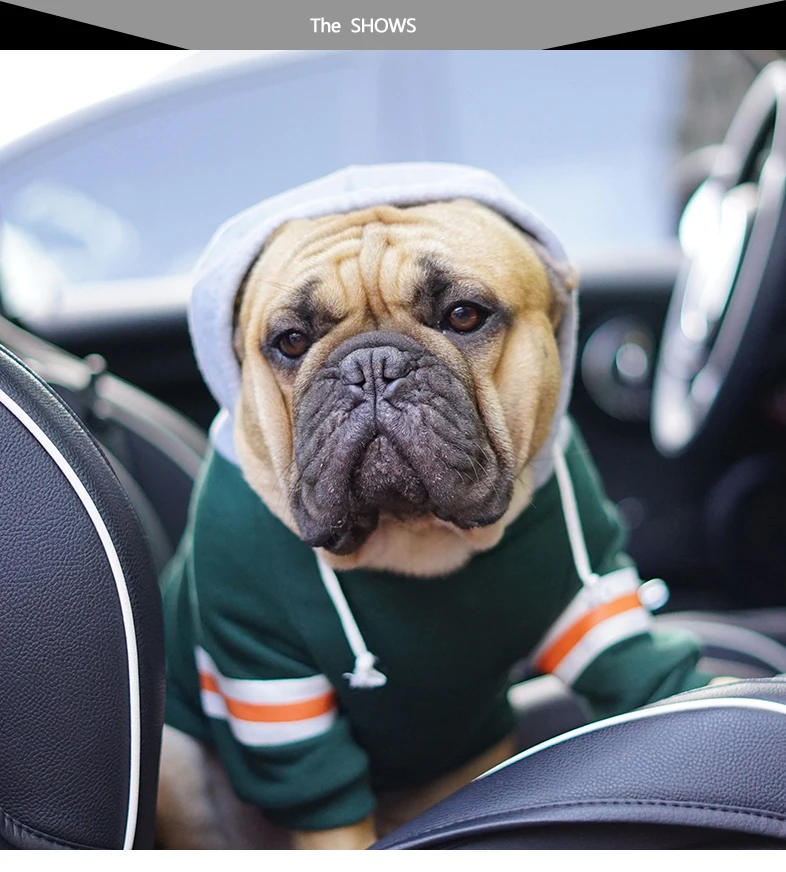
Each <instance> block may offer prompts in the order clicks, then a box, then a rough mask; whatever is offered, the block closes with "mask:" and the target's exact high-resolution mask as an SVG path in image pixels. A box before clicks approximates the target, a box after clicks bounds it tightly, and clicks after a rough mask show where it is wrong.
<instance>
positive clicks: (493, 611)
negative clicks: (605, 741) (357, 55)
mask: <svg viewBox="0 0 786 872" xmlns="http://www.w3.org/2000/svg"><path fill="white" fill-rule="evenodd" d="M304 204H305V205H304ZM212 251H213V254H212V255H210V254H208V255H207V256H206V258H205V259H204V260H203V263H202V265H201V276H202V279H201V281H202V285H201V288H202V290H201V294H202V296H201V297H199V291H200V285H199V281H200V280H198V282H197V290H195V296H196V303H193V304H192V314H191V326H192V333H193V335H194V341H195V349H196V352H197V357H198V359H199V362H200V365H201V367H202V370H203V372H204V373H205V375H206V378H207V381H208V384H209V385H210V386H211V388H212V389H213V391H214V393H215V394H216V396H217V398H218V399H219V402H221V404H222V406H223V409H224V411H223V413H222V415H220V416H219V418H218V419H217V421H216V424H215V425H214V428H213V430H212V431H211V438H212V440H213V442H214V444H215V446H216V450H215V452H214V453H213V454H212V456H211V458H210V459H209V461H208V464H207V467H206V470H205V472H204V474H203V477H202V478H201V480H200V482H199V484H198V486H197V489H196V494H195V497H194V503H193V508H192V514H191V520H190V524H189V528H188V530H187V531H186V534H185V536H184V539H183V542H182V543H181V547H180V549H179V551H178V554H177V556H176V558H175V559H174V560H173V562H172V564H171V566H170V568H169V571H168V575H167V578H166V579H165V581H164V587H163V590H164V606H165V615H166V621H167V646H168V647H167V651H168V682H169V684H168V701H167V725H168V726H167V728H166V732H165V737H164V752H163V755H162V767H161V777H160V785H161V787H160V794H159V814H158V820H159V830H158V832H159V840H160V842H161V844H162V845H164V846H169V847H252V846H253V847H296V848H365V847H367V846H369V845H370V844H372V843H373V842H374V841H375V840H376V839H377V838H378V837H379V836H380V835H382V834H384V833H385V832H388V831H390V829H392V828H394V827H396V826H398V825H400V824H401V823H403V822H404V821H405V820H407V819H409V818H411V817H412V816H414V815H416V814H417V813H419V812H420V811H422V810H423V809H425V808H427V807H428V806H430V805H432V804H433V803H435V802H437V801H439V800H440V799H441V798H443V797H444V796H446V795H448V794H449V793H452V792H453V791H455V790H457V789H458V788H460V787H461V786H462V785H463V784H465V783H467V782H468V781H469V780H471V779H472V778H474V777H476V776H477V775H479V774H481V773H482V772H484V771H486V770H487V769H489V768H490V767H491V766H493V765H496V764H497V763H499V762H501V761H502V760H505V759H507V758H508V757H510V756H511V754H513V753H514V752H515V750H516V749H515V746H514V744H513V740H512V738H511V737H512V732H513V720H512V713H511V711H510V707H509V705H508V704H507V698H506V690H507V676H508V673H509V670H510V668H511V667H512V666H513V665H514V664H515V663H516V662H517V661H518V660H520V659H522V658H524V657H527V656H529V657H530V658H531V659H532V660H533V662H534V663H535V664H536V666H537V667H538V668H539V669H540V670H541V671H544V672H553V673H554V674H556V675H558V676H560V677H561V678H563V680H565V681H567V682H568V683H569V684H571V685H573V687H574V689H576V691H577V692H579V693H582V694H584V695H585V696H587V697H588V698H589V700H590V701H591V702H593V703H594V704H595V710H596V712H597V713H598V714H600V715H603V714H611V713H613V712H615V711H621V710H625V709H627V708H632V707H635V706H637V705H641V704H644V703H646V702H650V701H654V699H657V698H661V697H663V696H668V695H670V694H671V693H675V692H678V691H681V690H687V689H689V688H692V687H697V686H701V685H702V684H706V683H707V681H708V680H709V677H708V676H706V675H703V674H702V673H699V672H698V671H697V669H696V663H697V660H698V656H699V652H698V647H697V646H696V644H695V642H694V641H693V640H692V639H690V638H689V637H687V636H681V635H670V636H663V635H662V634H658V633H655V632H654V631H653V630H652V627H651V625H650V620H649V618H650V616H649V613H648V612H647V610H646V608H645V607H644V606H643V605H642V604H641V602H640V601H639V599H638V598H637V593H636V591H637V588H638V585H639V583H640V582H639V580H638V575H637V573H636V571H635V568H634V567H633V566H632V563H631V561H630V560H629V558H627V557H626V555H625V554H624V550H623V545H624V530H623V527H622V524H621V522H620V520H619V518H618V516H617V515H616V512H615V511H614V508H613V506H611V505H610V503H609V502H608V500H606V499H605V497H604V495H603V493H602V490H601V488H600V485H599V482H598V480H597V475H596V473H595V471H594V468H593V467H592V466H591V463H590V461H589V460H588V457H587V452H586V447H585V446H584V445H583V443H582V442H581V438H580V435H579V434H578V432H577V431H576V429H575V425H573V424H572V423H571V422H570V421H569V419H568V418H567V417H566V414H565V409H566V405H567V400H568V395H569V390H570V381H571V378H572V374H573V373H572V367H573V358H574V355H575V312H576V303H575V292H576V286H577V277H576V273H575V271H574V269H573V268H572V267H571V266H570V264H569V263H568V261H567V259H566V258H565V257H564V252H563V251H562V249H561V246H559V243H558V242H557V241H556V240H555V238H554V237H553V235H552V234H551V233H550V231H548V229H547V228H546V227H545V225H543V224H542V222H540V221H539V219H537V218H536V217H535V216H533V215H532V214H531V213H530V212H529V211H528V210H526V209H525V207H523V206H521V205H520V204H519V201H518V200H517V198H515V197H514V196H513V195H512V194H510V193H509V192H507V190H506V189H504V187H503V186H501V184H500V183H499V182H498V181H497V180H496V179H494V178H493V177H491V176H488V175H487V174H484V173H481V172H480V171H475V170H472V169H467V168H462V167H453V166H450V165H393V166H388V167H366V168H354V169H351V170H348V171H345V172H344V173H339V174H336V175H334V176H332V177H328V178H327V179H326V180H322V181H321V182H319V183H316V184H315V185H312V186H311V187H308V186H307V187H306V188H304V189H299V190H297V191H296V192H294V193H293V194H290V195H286V196H285V197H284V198H280V199H278V200H275V201H272V205H271V203H270V202H269V203H267V204H265V205H264V206H263V208H262V209H261V212H260V211H256V212H255V211H254V210H251V212H249V213H246V214H245V215H243V216H240V218H239V219H237V220H236V221H235V222H233V223H232V224H230V225H228V227H227V228H226V229H225V231H224V232H223V234H220V235H219V237H218V238H217V240H216V241H214V243H213V245H212ZM217 252H218V254H217ZM205 289H207V290H205ZM216 289H218V290H216ZM216 349H218V350H216ZM372 651H373V652H375V653H372Z"/></svg>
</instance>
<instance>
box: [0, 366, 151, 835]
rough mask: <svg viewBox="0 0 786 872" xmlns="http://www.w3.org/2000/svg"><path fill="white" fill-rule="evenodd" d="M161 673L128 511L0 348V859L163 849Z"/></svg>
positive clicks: (42, 391) (101, 466)
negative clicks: (158, 814) (159, 831)
mask: <svg viewBox="0 0 786 872" xmlns="http://www.w3.org/2000/svg"><path fill="white" fill-rule="evenodd" d="M163 663H164V654H163V634H162V620H161V607H160V600H159V593H158V585H157V579H156V572H155V569H154V566H153V562H152V558H151V555H150V549H149V547H148V544H147V541H146V539H145V537H144V534H143V532H142V529H141V527H140V525H139V522H138V520H137V517H136V515H135V513H134V511H133V509H132V507H131V504H130V502H129V500H128V497H127V496H126V494H125V492H124V490H123V488H122V487H121V485H120V484H119V482H118V479H117V477H116V476H115V474H114V473H113V471H112V469H111V467H110V465H109V463H108V462H107V460H106V458H105V456H104V454H103V452H102V450H101V449H100V448H99V447H98V445H97V443H95V442H94V440H93V439H92V437H91V436H90V435H89V434H88V433H87V431H86V430H85V429H84V428H83V426H82V425H81V424H80V423H79V422H78V421H77V419H76V417H75V416H74V415H73V413H72V412H70V410H69V409H68V408H67V407H66V406H65V405H64V404H63V403H62V402H61V401H60V400H59V399H58V398H57V397H56V395H55V394H54V393H53V392H52V391H51V390H50V389H49V388H48V387H47V386H46V385H45V384H44V383H43V382H41V381H40V380H39V379H38V378H37V377H36V376H35V375H33V374H32V373H31V372H30V370H28V369H27V368H26V367H25V366H24V365H23V364H22V363H21V362H20V361H19V360H18V359H16V358H15V357H13V356H12V355H10V354H9V353H7V352H6V351H5V350H2V349H0V700H2V702H1V703H0V748H2V759H0V846H2V847H4V848H132V847H133V848H148V847H152V845H153V832H154V814H155V795H156V787H157V773H158V756H159V748H160V735H161V725H162V721H163V703H164V671H163Z"/></svg>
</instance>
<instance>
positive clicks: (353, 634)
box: [316, 553, 388, 689]
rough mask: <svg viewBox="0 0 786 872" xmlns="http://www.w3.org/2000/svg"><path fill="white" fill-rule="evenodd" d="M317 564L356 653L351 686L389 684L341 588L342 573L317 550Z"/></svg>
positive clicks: (345, 632)
mask: <svg viewBox="0 0 786 872" xmlns="http://www.w3.org/2000/svg"><path fill="white" fill-rule="evenodd" d="M316 557H317V566H318V567H319V574H320V576H321V577H322V584H324V586H325V590H326V591H327V593H328V596H329V597H330V599H331V601H332V603H333V608H335V610H336V614H337V615H338V619H339V621H340V622H341V628H342V630H343V631H344V636H346V639H347V642H349V647H350V648H351V649H352V653H353V654H354V655H355V668H354V670H353V671H352V672H345V673H344V678H346V679H348V681H349V686H350V687H353V688H358V689H370V688H374V687H382V686H383V685H385V684H386V683H387V680H388V679H387V676H386V675H385V674H384V673H382V672H380V671H379V670H378V669H376V668H375V667H374V664H375V663H376V661H377V658H376V657H375V656H374V655H373V654H372V653H371V652H370V651H369V650H368V648H367V647H366V643H365V641H364V639H363V636H362V634H361V632H360V630H359V629H358V625H357V623H356V622H355V617H354V615H353V614H352V611H351V609H350V608H349V603H347V599H346V597H345V596H344V591H343V590H342V589H341V584H340V583H339V580H338V576H337V575H336V573H335V572H334V571H333V569H332V568H331V567H330V566H328V564H327V562H326V561H325V558H324V557H323V556H322V555H321V554H319V553H317V555H316Z"/></svg>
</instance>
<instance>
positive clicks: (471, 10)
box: [16, 0, 775, 49]
mask: <svg viewBox="0 0 786 872" xmlns="http://www.w3.org/2000/svg"><path fill="white" fill-rule="evenodd" d="M765 2H775V0H765ZM16 5H18V6H25V7H27V8H29V9H37V10H39V11H42V12H51V13H53V14H55V15H61V16H64V17H66V18H71V19H75V20H77V21H84V22H86V23H88V24H96V25H99V26H101V27H108V28H111V29H113V30H117V31H120V32H122V33H128V34H132V35H134V36H141V37H145V38H147V39H154V40H158V41H160V42H165V43H168V44H170V45H175V46H180V47H181V48H200V47H206V46H210V47H211V48H234V49H238V48H244V47H251V46H254V47H256V48H260V49H312V48H315V49H353V48H355V49H364V48H386V49H394V48H410V49H412V48H415V49H418V48H435V49H438V48H453V49H461V48H467V49H472V48H548V47H550V46H556V45H566V44H568V43H574V42H581V41H583V40H587V39H595V38H598V37H603V36H612V35H614V34H618V33H625V32H627V31H631V30H641V29H643V28H646V27H654V26H657V25H660V24H671V23H674V22H677V21H685V20H687V19H690V18H697V17H700V16H703V15H712V14H715V13H718V12H729V11H732V10H735V9H746V8H749V7H751V6H760V5H764V3H762V0H661V2H659V3H657V4H655V3H650V2H644V0H638V2H636V0H540V2H538V3H534V2H529V3H525V2H521V0H481V2H472V3H469V2H467V0H427V2H423V0H421V2H415V0H329V2H328V0H285V2H283V3H272V2H270V0H216V2H207V0H134V2H133V3H124V2H121V0H115V2H107V0H23V2H17V4H16ZM315 19H316V20H315ZM391 28H393V30H394V32H391Z"/></svg>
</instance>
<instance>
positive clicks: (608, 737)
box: [373, 677, 786, 850]
mask: <svg viewBox="0 0 786 872" xmlns="http://www.w3.org/2000/svg"><path fill="white" fill-rule="evenodd" d="M784 747H786V680H784V679H783V678H778V677H776V678H764V679H755V680H751V681H742V682H737V683H733V684H728V685H718V686H714V687H710V688H705V689H702V690H698V691H691V692H690V693H685V694H680V695H679V696H677V697H672V698H671V699H668V700H665V701H663V702H662V703H658V704H656V705H653V706H648V707H647V708H645V709H640V710H639V711H637V712H632V713H630V714H627V715H622V716H619V717H617V718H610V719H608V720H605V721H599V722H597V723H595V724H591V725H588V726H585V727H581V728H579V729H577V730H575V731H573V732H572V733H568V734H565V735H562V736H558V737H556V738H554V739H551V740H549V741H547V742H544V743H543V744H542V745H539V746H537V747H535V748H532V749H530V750H529V751H525V752H524V753H523V754H521V755H519V756H518V757H514V758H513V760H512V761H509V762H508V763H507V764H503V766H502V767H498V768H497V769H496V770H492V771H491V772H490V773H487V774H486V775H485V776H483V777H481V778H480V779H478V780H476V781H474V782H472V783H471V784H470V785H468V786H467V787H465V788H464V789H463V790H461V791H459V792H458V793H456V794H454V795H453V796H451V797H449V798H448V799H446V800H445V801H444V802H442V803H440V804H439V805H437V806H435V807H434V808H432V809H430V810H428V811H427V812H425V813H424V814H422V815H420V817H418V818H416V819H415V820H414V821H411V822H410V823H408V824H406V825H404V826H403V827H400V828H399V829H398V830H396V831H395V832H394V833H392V834H391V835H390V836H388V837H387V838H385V839H382V840H381V841H380V842H378V843H377V844H375V845H374V846H373V847H374V849H376V850H386V849H387V850H390V849H413V848H420V849H429V848H431V849H447V850H461V849H494V848H503V849H518V850H534V849H546V848H559V849H578V848H597V849H610V848H628V849H630V848H661V849H663V848H680V849H688V848H702V849H707V848H783V847H786V791H785V790H784V789H783V783H784V782H783V778H784V750H783V749H784Z"/></svg>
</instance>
